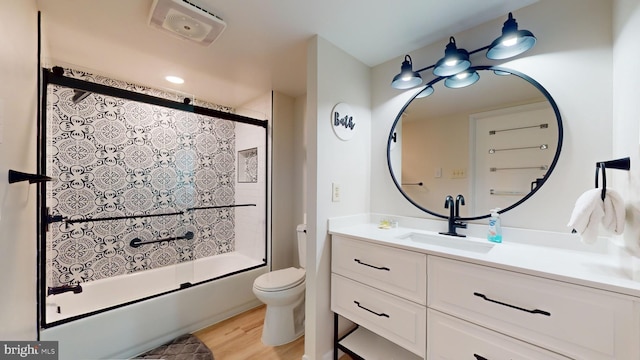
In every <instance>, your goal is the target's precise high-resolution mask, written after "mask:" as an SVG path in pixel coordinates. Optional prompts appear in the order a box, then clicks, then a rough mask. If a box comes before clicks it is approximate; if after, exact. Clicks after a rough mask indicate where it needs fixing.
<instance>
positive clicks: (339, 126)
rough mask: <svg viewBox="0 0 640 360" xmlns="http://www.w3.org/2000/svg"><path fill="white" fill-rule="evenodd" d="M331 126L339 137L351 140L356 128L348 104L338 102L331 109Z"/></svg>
mask: <svg viewBox="0 0 640 360" xmlns="http://www.w3.org/2000/svg"><path fill="white" fill-rule="evenodd" d="M331 127H332V128H333V132H334V133H335V134H336V136H337V137H338V138H339V139H342V140H345V141H346V140H351V138H352V137H353V135H355V133H356V131H357V130H358V128H357V127H356V120H355V119H354V113H353V110H351V107H350V106H349V105H348V104H345V103H338V104H336V106H334V107H333V110H332V111H331Z"/></svg>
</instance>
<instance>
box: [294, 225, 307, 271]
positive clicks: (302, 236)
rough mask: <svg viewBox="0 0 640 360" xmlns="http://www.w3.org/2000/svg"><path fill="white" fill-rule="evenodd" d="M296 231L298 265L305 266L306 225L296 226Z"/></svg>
mask: <svg viewBox="0 0 640 360" xmlns="http://www.w3.org/2000/svg"><path fill="white" fill-rule="evenodd" d="M296 231H297V232H298V260H299V261H300V267H301V268H303V269H304V268H306V267H307V225H306V224H300V225H298V226H297V227H296Z"/></svg>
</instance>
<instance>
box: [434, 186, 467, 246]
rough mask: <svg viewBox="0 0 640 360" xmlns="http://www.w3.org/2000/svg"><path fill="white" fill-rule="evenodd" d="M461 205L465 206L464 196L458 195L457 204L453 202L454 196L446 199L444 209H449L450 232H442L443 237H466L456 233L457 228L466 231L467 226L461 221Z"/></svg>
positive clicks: (448, 196)
mask: <svg viewBox="0 0 640 360" xmlns="http://www.w3.org/2000/svg"><path fill="white" fill-rule="evenodd" d="M460 205H465V202H464V196H462V195H458V196H457V197H456V200H455V203H454V201H453V196H451V195H447V197H446V198H445V199H444V208H445V209H449V219H448V228H449V229H448V231H447V232H441V233H440V234H442V235H450V236H459V237H466V235H464V234H458V233H457V232H456V229H457V228H462V229H466V228H467V224H466V223H464V222H462V221H460Z"/></svg>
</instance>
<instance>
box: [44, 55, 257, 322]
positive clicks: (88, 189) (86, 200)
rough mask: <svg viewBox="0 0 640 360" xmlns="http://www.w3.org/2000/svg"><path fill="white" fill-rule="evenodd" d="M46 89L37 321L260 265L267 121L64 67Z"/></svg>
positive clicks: (63, 318) (78, 314)
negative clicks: (44, 179)
mask: <svg viewBox="0 0 640 360" xmlns="http://www.w3.org/2000/svg"><path fill="white" fill-rule="evenodd" d="M42 96H43V102H42V116H41V119H42V120H41V123H40V128H39V134H40V141H39V156H40V159H39V173H40V174H46V175H47V176H48V177H50V178H51V181H48V182H44V183H41V184H40V185H39V186H40V187H39V209H40V210H39V217H40V222H39V223H40V224H42V226H41V231H40V250H41V251H40V253H41V257H40V270H39V276H40V286H41V287H40V292H41V296H40V313H41V314H40V315H41V316H40V319H41V326H42V327H45V328H46V327H51V326H54V325H58V324H61V323H66V322H69V321H71V320H74V319H78V318H82V317H86V316H88V315H91V314H95V313H100V312H103V311H106V310H109V309H113V308H117V307H121V306H123V305H127V304H131V303H135V302H139V301H142V300H145V299H149V298H153V297H157V296H160V295H163V294H167V293H169V292H174V291H179V290H180V289H184V288H188V287H191V286H193V285H196V284H199V283H203V282H208V281H211V280H215V279H218V278H221V277H228V276H229V275H232V274H237V273H239V272H243V271H247V270H251V269H256V268H258V267H264V266H266V264H267V224H266V218H267V180H266V179H267V174H266V169H267V121H264V120H256V119H252V118H248V117H244V116H240V115H237V114H234V113H233V112H232V109H229V108H224V107H221V106H217V105H212V104H208V103H202V102H198V101H197V100H193V99H191V98H189V97H184V96H183V95H179V94H172V93H169V92H167V91H158V90H153V89H148V88H144V87H141V86H137V85H132V84H128V83H125V82H121V81H116V80H112V79H108V78H105V77H102V76H96V75H91V74H88V73H85V72H81V71H74V70H68V69H62V68H53V70H52V71H49V70H45V71H44V87H43V95H42Z"/></svg>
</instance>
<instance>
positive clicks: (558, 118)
mask: <svg viewBox="0 0 640 360" xmlns="http://www.w3.org/2000/svg"><path fill="white" fill-rule="evenodd" d="M469 69H472V70H492V71H503V72H508V73H510V74H512V75H515V76H518V77H520V78H521V79H523V80H525V81H527V82H529V83H530V84H531V85H533V86H535V87H536V89H538V90H539V91H540V92H541V93H542V94H543V95H544V96H545V98H546V99H547V101H549V104H550V105H551V107H552V108H553V112H554V114H555V115H556V121H557V124H558V144H557V147H556V153H555V155H554V157H553V161H551V165H550V166H549V169H548V171H547V172H546V173H545V174H544V176H543V177H542V178H541V179H538V180H536V181H535V183H536V186H535V187H534V188H533V189H532V190H531V191H530V192H529V193H528V194H527V195H525V196H524V197H523V198H522V199H520V200H519V201H517V202H516V203H514V204H512V205H511V206H509V207H506V208H504V209H501V210H500V211H499V213H500V214H502V213H505V212H507V211H509V210H511V209H513V208H515V207H516V206H518V205H520V204H522V203H523V202H525V201H526V200H528V199H529V198H530V197H531V196H533V194H535V193H536V192H537V191H538V190H539V189H540V188H541V187H542V185H544V183H545V182H546V181H547V179H548V178H549V176H550V175H551V173H553V170H554V169H555V167H556V164H557V162H558V159H559V158H560V151H561V150H562V140H563V136H564V132H563V129H562V117H561V116H560V110H559V109H558V105H557V104H556V102H555V100H553V97H551V94H549V92H548V91H547V89H545V88H544V87H543V86H542V85H540V83H538V82H537V81H536V80H534V79H533V78H531V77H530V76H528V75H526V74H523V73H521V72H519V71H515V70H511V69H508V68H504V67H499V66H485V65H482V66H472V67H470V68H469ZM444 79H446V77H443V76H440V77H437V78H435V79H433V80H431V81H430V82H429V83H427V84H426V85H424V86H423V88H426V87H429V86H433V85H434V84H436V83H438V82H439V81H441V80H444ZM472 86H473V85H472ZM418 94H420V91H418V92H416V95H414V96H413V97H411V99H409V100H408V101H407V103H406V104H404V106H403V107H402V109H400V111H399V112H398V115H397V116H396V119H395V121H394V122H393V125H391V131H389V138H388V140H387V166H388V168H389V174H390V175H391V178H392V180H393V183H394V184H395V185H396V187H397V188H398V190H399V191H400V193H401V194H402V196H404V197H405V199H407V200H408V201H409V202H410V203H411V204H413V205H414V206H415V207H417V208H418V209H420V210H422V211H424V212H426V213H428V214H430V215H433V216H435V217H438V218H442V219H447V218H448V216H447V215H442V214H438V213H435V212H433V211H431V210H429V209H427V208H425V207H423V206H422V205H420V204H418V203H416V202H415V201H413V200H412V199H411V198H410V197H409V195H407V193H406V192H405V191H404V190H403V189H402V186H401V185H400V182H398V179H397V178H396V176H395V174H394V173H393V169H392V167H391V142H392V141H393V140H394V139H395V135H394V129H395V128H396V125H397V124H398V121H400V119H401V118H402V114H403V113H404V111H405V110H406V109H407V107H408V106H409V104H411V102H412V101H413V100H414V99H415V98H416V97H417V96H418ZM490 216H491V214H486V215H480V216H473V217H461V218H460V220H466V221H468V220H479V219H485V218H488V217H490Z"/></svg>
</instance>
